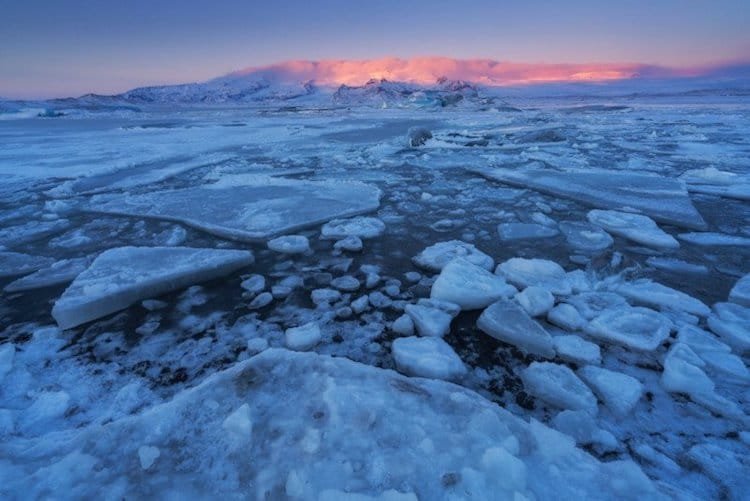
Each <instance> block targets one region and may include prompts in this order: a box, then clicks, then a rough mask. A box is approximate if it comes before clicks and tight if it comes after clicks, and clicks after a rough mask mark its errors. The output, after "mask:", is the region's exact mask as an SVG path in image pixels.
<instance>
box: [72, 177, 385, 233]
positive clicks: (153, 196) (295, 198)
mask: <svg viewBox="0 0 750 501" xmlns="http://www.w3.org/2000/svg"><path fill="white" fill-rule="evenodd" d="M380 196H381V192H380V190H379V189H377V188H375V187H373V186H370V185H368V184H364V183H360V182H355V181H351V182H343V181H339V182H337V181H318V182H315V181H296V180H289V179H279V178H272V177H266V176H241V175H239V176H225V177H224V178H223V179H221V180H220V181H218V182H216V183H214V184H210V185H205V186H197V187H193V188H183V189H178V190H167V191H154V192H150V193H146V194H141V195H98V196H95V197H93V198H92V200H91V201H90V202H89V203H88V204H87V205H86V206H85V209H86V210H89V211H91V212H100V213H107V214H122V215H130V216H140V217H152V218H157V219H164V220H168V221H177V222H181V223H184V224H187V225H189V226H192V227H194V228H198V229H200V230H204V231H206V232H208V233H212V234H214V235H217V236H220V237H224V238H230V239H233V240H243V241H260V240H265V239H267V238H270V237H273V236H276V235H279V234H283V233H290V232H293V231H295V230H298V229H301V228H306V227H309V226H314V225H316V224H320V223H325V222H327V221H329V220H331V219H333V218H337V217H346V216H354V215H357V214H362V213H365V212H370V211H373V210H375V209H377V208H378V207H379V206H380ZM381 224H382V223H381Z"/></svg>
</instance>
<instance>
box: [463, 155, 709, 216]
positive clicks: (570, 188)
mask: <svg viewBox="0 0 750 501" xmlns="http://www.w3.org/2000/svg"><path fill="white" fill-rule="evenodd" d="M475 171H476V172H477V173H479V174H481V175H483V176H486V177H488V178H490V179H494V180H497V181H500V182H503V183H507V184H511V185H514V186H520V187H523V188H531V189H534V190H538V191H541V192H543V193H549V194H551V195H557V196H561V197H565V198H569V199H571V200H575V201H577V202H581V203H584V204H587V205H591V206H593V207H599V208H602V209H620V208H623V207H630V208H633V209H635V210H638V211H640V212H642V213H643V214H645V215H647V216H650V217H651V218H653V219H655V220H657V221H659V222H662V223H668V224H674V225H676V226H682V227H685V228H691V229H697V230H702V229H705V227H706V223H705V221H703V218H702V217H701V215H700V213H698V211H697V210H696V209H695V207H694V206H693V203H692V201H691V200H690V196H689V195H688V192H687V190H686V188H685V184H684V183H683V182H681V181H678V180H676V179H670V178H667V177H660V176H651V175H644V174H636V173H625V172H616V171H611V170H606V171H605V170H593V169H590V170H585V171H584V170H581V171H567V172H561V171H553V170H545V169H523V170H522V169H504V168H498V169H489V170H487V169H484V168H482V169H476V170H475Z"/></svg>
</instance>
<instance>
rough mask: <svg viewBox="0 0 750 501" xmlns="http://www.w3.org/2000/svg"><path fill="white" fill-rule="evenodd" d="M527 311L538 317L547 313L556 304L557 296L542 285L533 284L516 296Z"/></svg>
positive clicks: (517, 300)
mask: <svg viewBox="0 0 750 501" xmlns="http://www.w3.org/2000/svg"><path fill="white" fill-rule="evenodd" d="M514 299H515V300H516V302H518V304H520V305H521V308H523V309H524V310H526V313H528V314H529V315H531V316H532V317H538V316H541V315H544V314H545V313H547V312H548V311H549V310H550V309H551V308H552V307H553V306H554V305H555V296H553V295H552V293H551V292H550V291H548V290H547V289H544V288H542V287H537V286H536V285H532V286H531V287H526V288H525V289H524V290H523V291H521V292H519V293H518V294H516V295H515V296H514Z"/></svg>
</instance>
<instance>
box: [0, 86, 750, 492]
mask: <svg viewBox="0 0 750 501" xmlns="http://www.w3.org/2000/svg"><path fill="white" fill-rule="evenodd" d="M345 90H346V89H345ZM348 92H350V93H351V94H352V95H353V97H352V96H351V95H344V96H342V95H338V96H334V99H333V101H327V102H325V103H322V102H317V101H315V100H313V99H312V98H310V99H307V98H306V97H305V96H304V95H303V96H302V98H301V99H300V100H299V101H289V102H287V101H282V100H274V99H271V100H268V101H264V102H263V103H255V104H252V105H230V104H226V103H225V104H215V103H214V104H212V105H205V106H198V105H190V106H188V105H184V104H183V105H180V106H178V105H175V104H173V103H171V102H169V101H164V102H162V103H161V104H158V103H157V104H153V103H152V104H148V105H145V104H144V105H138V106H101V107H97V106H92V105H88V104H86V103H85V102H83V101H80V102H78V103H75V102H73V103H69V104H68V106H67V107H63V106H61V105H60V104H58V105H56V106H57V107H56V109H58V110H60V112H61V114H62V116H54V115H55V114H54V113H48V112H47V111H45V110H43V109H42V110H36V109H33V108H31V107H26V108H24V107H23V106H20V105H13V106H12V107H11V106H5V107H2V106H0V290H2V294H1V295H0V498H3V499H30V498H33V499H67V498H71V499H86V498H105V499H122V498H128V499H133V498H154V499H193V498H195V499H216V498H217V497H226V498H227V499H236V498H241V499H245V498H247V499H321V500H338V499H350V500H367V499H380V500H413V499H420V500H432V499H451V500H458V499H488V500H489V499H540V500H541V499H612V498H616V499H748V496H750V475H749V473H750V370H748V367H747V366H748V363H750V98H748V97H747V96H742V95H737V96H717V95H708V96H702V95H683V96H675V97H653V96H652V97H621V98H605V97H598V98H595V97H591V98H562V97H560V98H536V97H532V96H526V97H507V98H503V99H488V100H485V101H482V100H479V99H464V100H463V101H462V102H458V103H457V104H456V103H450V102H449V103H447V104H449V106H445V105H446V98H445V96H442V97H440V99H441V101H439V102H440V103H442V105H435V102H436V101H435V100H434V99H433V97H432V96H429V95H428V96H426V97H425V96H422V97H420V98H419V99H417V98H412V99H410V100H404V101H401V102H399V101H394V99H392V98H391V97H387V99H386V98H383V99H382V101H376V102H374V101H373V100H372V99H370V97H369V96H366V97H367V99H366V100H365V99H364V98H362V97H361V96H360V94H359V93H358V92H360V91H356V90H351V89H349V91H348ZM337 94H338V93H337ZM378 95H380V94H378ZM388 96H390V94H389V95H388ZM331 103H333V104H331Z"/></svg>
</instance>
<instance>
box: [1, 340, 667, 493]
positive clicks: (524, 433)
mask: <svg viewBox="0 0 750 501" xmlns="http://www.w3.org/2000/svg"><path fill="white" fill-rule="evenodd" d="M571 374H572V373H571ZM573 377H575V376H573ZM592 398H593V397H592ZM290 402H294V405H290ZM594 405H595V401H594ZM459 431H460V432H459ZM30 445H31V444H25V443H24V445H23V446H20V445H13V443H9V442H6V443H3V444H0V454H2V455H3V456H4V457H9V456H10V457H14V458H15V459H14V461H13V463H12V465H8V467H7V468H5V469H4V472H2V473H0V480H2V482H0V495H2V497H5V498H13V497H16V496H19V495H20V496H23V497H31V498H40V497H48V496H50V495H51V494H54V493H59V492H60V489H61V488H62V489H65V494H66V495H69V496H70V497H73V498H78V499H81V498H91V497H108V498H109V497H112V498H114V497H117V498H144V497H150V498H151V497H153V498H160V499H164V498H168V497H170V495H174V494H176V493H182V494H188V493H189V496H190V497H192V498H212V499H215V498H217V497H219V498H235V497H248V498H252V499H278V498H287V497H288V498H295V499H345V497H344V496H346V494H344V492H346V493H349V495H350V496H351V495H352V494H353V493H359V494H362V495H368V496H378V495H380V494H382V493H384V492H386V491H393V490H395V491H398V492H401V493H402V494H409V493H411V494H412V495H414V496H416V497H417V498H419V499H447V498H454V499H457V498H465V497H467V496H469V497H471V498H473V499H482V498H484V497H485V496H486V495H487V494H488V493H492V498H493V499H508V498H513V497H514V495H515V496H516V497H518V496H524V497H525V498H532V499H533V498H536V499H549V498H558V497H560V498H579V497H581V496H582V497H584V498H591V497H595V498H621V497H623V496H626V497H632V498H638V497H641V498H643V497H644V496H645V497H648V496H658V493H657V492H656V490H655V487H654V485H653V484H652V483H651V481H650V480H648V478H647V477H646V476H645V475H644V474H643V473H642V472H641V470H640V469H639V468H638V467H637V466H636V465H635V464H634V463H633V462H632V461H614V462H608V463H601V462H599V461H597V460H596V459H594V458H593V457H592V456H590V455H589V454H587V453H585V452H584V451H582V450H580V449H578V448H576V447H575V443H574V442H573V440H572V439H570V438H569V437H567V436H565V435H562V434H560V433H558V432H556V431H554V430H552V429H550V428H548V427H546V426H545V425H543V424H541V423H539V422H537V421H535V420H533V419H532V420H531V422H530V423H527V422H525V421H523V420H521V419H519V418H517V417H515V416H513V415H512V414H510V413H509V412H507V411H505V410H504V409H502V408H500V407H498V406H497V405H495V404H492V403H491V402H489V401H487V400H486V399H484V398H483V397H481V396H479V395H477V394H475V393H473V392H471V391H469V390H466V389H464V388H461V387H459V386H456V385H453V384H451V383H446V382H442V381H434V380H426V379H419V378H407V377H404V376H401V375H399V374H397V373H395V372H393V371H387V370H383V369H378V368H374V367H369V366H365V365H362V364H358V363H355V362H352V361H350V360H346V359H344V358H331V357H327V356H321V355H317V354H312V353H307V354H303V353H293V352H290V351H287V350H268V351H266V352H264V353H262V354H261V355H258V356H256V357H253V358H251V359H249V360H246V361H244V362H240V363H238V364H237V365H235V366H234V367H232V368H230V369H227V370H225V371H223V372H219V373H216V374H214V375H212V376H210V377H209V378H208V379H206V380H205V381H204V382H203V383H201V384H200V385H198V386H197V387H194V388H191V389H187V390H184V391H182V392H180V393H178V394H177V395H176V396H175V397H174V398H173V399H172V400H171V401H168V402H166V403H164V404H160V405H155V406H154V407H152V408H149V409H147V410H145V411H143V412H142V413H140V414H138V415H135V416H127V417H124V418H121V419H119V420H117V421H114V422H112V423H109V424H106V425H98V424H95V425H91V426H89V427H88V428H86V429H85V430H82V432H81V433H80V434H77V435H65V436H60V437H58V438H57V439H55V440H54V441H50V440H46V439H44V438H42V439H40V440H38V441H37V442H36V443H35V444H34V445H33V446H31V447H29V446H30ZM561 479H564V480H565V481H561ZM61 482H62V484H61ZM331 489H336V491H334V492H331ZM391 495H395V493H391ZM326 496H328V497H326ZM355 499H358V498H355ZM407 499H408V498H407ZM411 499H413V497H412V498H411Z"/></svg>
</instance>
